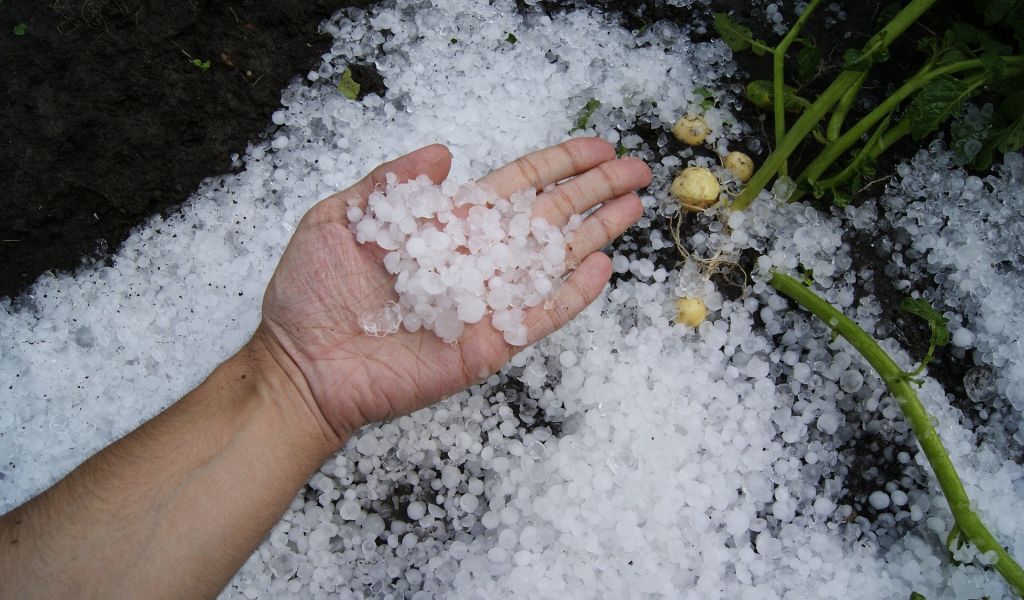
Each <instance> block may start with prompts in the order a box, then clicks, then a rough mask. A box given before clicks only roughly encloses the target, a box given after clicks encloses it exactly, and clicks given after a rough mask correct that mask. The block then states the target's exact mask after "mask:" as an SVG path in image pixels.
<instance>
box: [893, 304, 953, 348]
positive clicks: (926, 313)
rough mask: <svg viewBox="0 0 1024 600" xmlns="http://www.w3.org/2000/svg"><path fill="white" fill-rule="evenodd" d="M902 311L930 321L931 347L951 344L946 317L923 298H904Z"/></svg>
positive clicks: (901, 306) (901, 305)
mask: <svg viewBox="0 0 1024 600" xmlns="http://www.w3.org/2000/svg"><path fill="white" fill-rule="evenodd" d="M900 310H902V311H903V312H905V313H910V314H912V315H914V316H917V317H921V318H922V319H924V320H925V321H928V328H929V329H931V331H932V339H931V346H932V347H933V348H934V347H939V346H945V345H946V344H948V343H949V329H947V328H946V324H947V320H946V317H944V316H942V313H940V312H939V311H937V310H935V309H934V308H932V305H931V304H928V301H927V300H925V299H923V298H904V299H903V301H902V302H900ZM929 354H931V350H929Z"/></svg>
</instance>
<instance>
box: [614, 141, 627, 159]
mask: <svg viewBox="0 0 1024 600" xmlns="http://www.w3.org/2000/svg"><path fill="white" fill-rule="evenodd" d="M628 152H629V148H626V147H625V146H623V145H622V142H619V145H618V146H616V147H615V157H616V158H622V157H623V156H625V155H626V154H627V153H628Z"/></svg>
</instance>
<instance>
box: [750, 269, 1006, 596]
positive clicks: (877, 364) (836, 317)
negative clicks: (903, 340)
mask: <svg viewBox="0 0 1024 600" xmlns="http://www.w3.org/2000/svg"><path fill="white" fill-rule="evenodd" d="M768 283H769V284H770V285H771V286H772V287H774V288H775V289H777V290H778V291H779V292H781V293H783V294H785V295H786V296H789V297H790V298H792V299H793V300H794V301H795V302H796V303H797V304H799V305H800V306H802V307H804V308H805V309H807V310H809V311H811V312H812V313H814V315H815V316H816V317H818V318H819V319H821V320H822V321H823V322H824V323H825V324H827V325H828V326H829V327H831V328H832V330H833V331H834V332H836V333H838V334H839V335H841V336H843V337H844V338H845V339H846V341H848V342H850V345H851V346H853V347H854V348H855V349H856V350H857V351H858V352H860V354H861V356H863V357H864V358H865V359H867V361H868V363H870V364H871V366H872V367H873V368H874V369H875V371H877V372H878V375H879V376H881V378H882V381H883V382H885V385H886V387H887V388H888V389H889V393H891V394H892V395H893V397H894V398H895V399H896V402H897V404H898V405H899V407H900V410H901V411H903V416H904V418H906V420H907V422H908V423H909V424H910V427H911V429H912V430H913V431H914V435H915V436H916V437H917V443H918V444H919V445H920V446H921V450H922V451H923V452H924V455H925V456H926V457H927V458H928V463H929V464H930V465H931V467H932V471H933V472H934V473H935V478H936V479H937V480H938V482H939V487H940V488H941V489H942V494H943V495H944V496H945V497H946V501H947V502H948V503H949V510H950V512H952V513H953V518H954V519H955V521H956V527H957V528H959V529H960V531H961V532H962V533H963V534H964V536H965V537H966V538H967V539H968V540H970V542H971V543H972V544H974V545H975V547H977V548H978V550H979V551H981V552H983V553H988V552H993V553H995V555H996V562H995V563H994V565H993V566H994V567H995V569H996V570H997V571H999V573H1000V574H1001V575H1002V576H1003V578H1004V579H1005V580H1006V582H1007V583H1009V584H1010V587H1012V588H1013V590H1014V591H1015V592H1016V593H1017V595H1018V596H1020V597H1022V598H1024V570H1022V569H1021V567H1020V565H1018V564H1017V563H1016V561H1014V560H1013V557H1011V556H1010V555H1009V553H1007V552H1006V550H1004V549H1003V546H1002V545H1001V544H1000V543H999V541H998V540H997V539H996V538H995V536H993V535H992V533H991V532H989V530H988V528H986V527H985V524H984V523H982V521H981V518H980V517H979V516H978V514H977V513H975V512H974V510H973V509H972V508H971V501H970V498H968V497H967V491H966V490H965V489H964V486H963V482H961V481H960V476H959V475H957V472H956V469H955V468H954V467H953V462H952V461H951V460H950V458H949V454H948V453H947V452H946V448H945V447H944V446H943V445H942V440H941V439H939V434H938V433H936V431H935V427H933V426H932V422H931V419H930V418H929V416H928V413H927V412H926V411H925V409H924V406H923V405H922V404H921V401H920V400H919V399H918V397H917V392H915V391H914V388H913V386H911V384H910V377H909V376H908V374H907V373H906V372H904V371H903V370H902V369H900V368H899V366H897V365H896V363H895V362H894V361H893V360H892V359H891V358H890V357H889V355H888V354H887V353H886V352H885V350H882V348H881V347H880V346H879V345H878V343H877V342H875V340H874V339H873V338H872V337H871V336H870V335H868V334H867V333H865V332H864V330H863V329H861V328H860V327H859V326H858V325H857V324H856V323H854V322H853V321H852V320H851V319H850V318H848V317H847V316H846V315H844V314H843V313H841V312H840V311H839V310H837V309H836V308H835V307H834V306H832V305H831V304H829V303H828V302H826V301H825V300H823V299H822V298H821V297H820V296H818V295H817V294H815V293H814V292H813V291H811V290H810V288H808V287H807V286H805V285H803V284H802V283H800V282H799V281H797V280H796V279H793V278H792V277H790V276H788V275H785V274H783V273H779V272H778V271H773V272H772V277H771V279H770V280H769V281H768Z"/></svg>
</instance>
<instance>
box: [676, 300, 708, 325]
mask: <svg viewBox="0 0 1024 600" xmlns="http://www.w3.org/2000/svg"><path fill="white" fill-rule="evenodd" d="M707 318H708V307H707V305H706V304H704V301H703V300H701V299H700V298H680V299H679V300H676V318H675V319H674V320H675V322H676V324H677V325H686V326H688V327H693V328H694V329H696V328H697V327H699V326H700V324H701V323H703V322H704V320H705V319H707Z"/></svg>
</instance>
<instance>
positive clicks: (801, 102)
mask: <svg viewBox="0 0 1024 600" xmlns="http://www.w3.org/2000/svg"><path fill="white" fill-rule="evenodd" d="M783 90H784V92H783V93H784V98H783V106H784V107H785V110H786V112H790V113H801V112H803V111H804V110H805V109H806V108H807V107H808V106H810V105H811V103H810V102H808V101H807V99H806V98H801V97H800V96H797V95H796V90H795V89H794V88H792V87H790V86H788V85H787V86H784V87H783ZM745 95H746V98H747V100H748V101H750V103H751V104H753V105H754V106H756V107H758V108H762V109H765V110H771V108H772V104H773V102H774V100H775V91H774V89H773V88H772V82H770V81H767V80H765V79H755V80H754V81H751V82H750V83H748V84H747V87H746V90H745Z"/></svg>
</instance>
